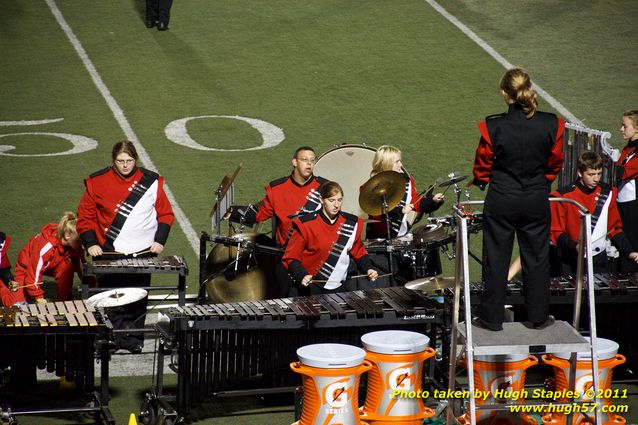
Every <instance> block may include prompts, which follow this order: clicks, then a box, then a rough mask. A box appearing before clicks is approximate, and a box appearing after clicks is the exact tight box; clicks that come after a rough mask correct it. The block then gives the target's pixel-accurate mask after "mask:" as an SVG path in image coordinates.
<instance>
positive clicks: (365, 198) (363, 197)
mask: <svg viewBox="0 0 638 425" xmlns="http://www.w3.org/2000/svg"><path fill="white" fill-rule="evenodd" d="M404 192H405V178H404V177H403V175H402V174H401V173H397V172H396V171H383V172H381V173H379V174H377V175H376V176H374V177H372V178H370V180H368V181H367V182H365V184H364V185H363V187H362V188H361V192H360V193H359V206H360V207H361V209H362V210H363V211H365V212H367V213H368V214H370V215H380V214H382V213H383V212H384V211H383V199H384V198H385V201H386V203H387V204H388V211H389V210H391V209H393V208H395V207H396V206H397V205H399V202H401V198H403V193H404Z"/></svg>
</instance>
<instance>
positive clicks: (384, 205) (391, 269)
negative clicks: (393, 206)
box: [381, 194, 395, 286]
mask: <svg viewBox="0 0 638 425" xmlns="http://www.w3.org/2000/svg"><path fill="white" fill-rule="evenodd" d="M388 210H389V208H388V201H387V200H386V198H385V194H384V195H383V202H382V203H381V213H382V214H383V215H385V226H386V229H387V232H388V233H387V234H388V241H391V240H392V234H391V233H390V211H388ZM386 250H387V252H388V271H389V272H390V276H389V277H390V286H394V283H395V282H394V264H392V258H393V257H392V251H393V246H392V244H389V245H388V246H386Z"/></svg>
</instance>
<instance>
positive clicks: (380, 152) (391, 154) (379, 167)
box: [370, 145, 401, 176]
mask: <svg viewBox="0 0 638 425" xmlns="http://www.w3.org/2000/svg"><path fill="white" fill-rule="evenodd" d="M400 156H401V151H400V150H399V149H398V148H395V147H394V146H390V145H383V146H381V147H380V148H379V149H377V151H376V152H375V154H374V158H372V171H371V172H370V176H375V175H377V174H379V173H381V172H383V171H390V170H392V167H393V166H394V161H395V160H396V158H397V157H400Z"/></svg>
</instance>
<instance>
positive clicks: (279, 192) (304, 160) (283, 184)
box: [226, 146, 326, 247]
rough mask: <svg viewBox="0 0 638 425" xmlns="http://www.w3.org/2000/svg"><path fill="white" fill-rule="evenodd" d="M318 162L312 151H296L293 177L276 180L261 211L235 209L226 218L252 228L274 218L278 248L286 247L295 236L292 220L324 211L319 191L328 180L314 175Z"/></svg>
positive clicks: (269, 186) (249, 208)
mask: <svg viewBox="0 0 638 425" xmlns="http://www.w3.org/2000/svg"><path fill="white" fill-rule="evenodd" d="M315 162H316V155H315V150H314V149H313V148H311V147H310V146H302V147H299V148H297V149H296V150H295V153H294V154H293V156H292V166H293V169H292V173H291V174H290V176H287V177H282V178H280V179H277V180H273V181H271V182H270V183H269V184H268V186H266V196H265V197H264V199H263V200H262V201H261V202H260V203H258V208H256V207H255V206H253V205H249V206H248V207H237V206H234V207H232V208H231V211H230V215H228V214H227V215H226V218H229V219H230V221H233V222H236V223H244V224H246V225H248V226H252V225H253V224H255V223H259V222H262V221H266V220H268V219H269V218H271V217H274V218H275V219H276V220H277V232H276V233H277V234H276V239H275V240H276V242H277V245H278V246H280V247H284V246H286V242H287V241H288V238H290V233H291V232H292V220H293V218H295V217H299V216H301V215H303V214H308V213H311V212H314V211H317V210H318V209H319V208H321V202H320V201H319V192H318V191H317V189H318V188H319V186H320V185H321V183H323V182H325V181H326V179H324V178H322V177H318V176H315V175H314V174H313V171H314V168H315Z"/></svg>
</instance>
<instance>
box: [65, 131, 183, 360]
mask: <svg viewBox="0 0 638 425" xmlns="http://www.w3.org/2000/svg"><path fill="white" fill-rule="evenodd" d="M111 158H112V161H113V162H112V164H111V165H110V166H109V167H106V168H104V169H102V170H100V171H97V172H95V173H93V174H91V175H90V176H89V178H87V179H85V180H84V184H85V186H86V191H85V192H84V195H83V196H82V199H81V200H80V204H79V205H78V224H77V230H78V233H79V234H80V238H81V239H82V244H83V245H84V247H85V248H86V250H87V252H88V253H89V254H90V255H91V256H92V257H93V258H94V259H96V260H100V259H109V260H111V259H112V260H115V259H121V258H129V257H150V256H156V255H157V254H159V253H161V252H162V251H163V249H164V245H165V244H166V240H167V239H168V234H169V231H170V229H171V225H172V224H173V220H174V218H175V216H174V215H173V209H172V207H171V204H170V202H169V200H168V197H167V196H166V193H165V192H164V178H163V177H162V176H160V175H158V174H157V173H154V172H152V171H149V170H146V169H144V168H140V167H137V159H138V156H137V150H136V149H135V146H134V145H133V143H132V142H130V141H128V140H124V141H120V142H118V143H116V144H115V145H114V146H113V150H112V152H111ZM150 278H151V276H150V274H117V275H101V276H100V277H99V279H98V283H99V284H100V286H102V287H126V286H148V285H149V284H150ZM145 314H146V305H145V303H140V307H139V310H137V311H131V312H130V317H131V318H133V322H135V323H129V320H128V318H124V323H123V324H122V326H124V327H129V328H131V327H140V326H139V325H138V324H136V323H141V324H143V323H144V316H145ZM135 319H137V320H140V321H141V322H137V320H135ZM114 326H116V324H115V323H114ZM118 337H119V339H118ZM143 338H144V337H143V334H130V335H124V336H122V335H121V334H118V335H117V336H116V344H117V346H118V348H124V349H127V350H129V351H131V352H140V351H141V349H142V343H143Z"/></svg>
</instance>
